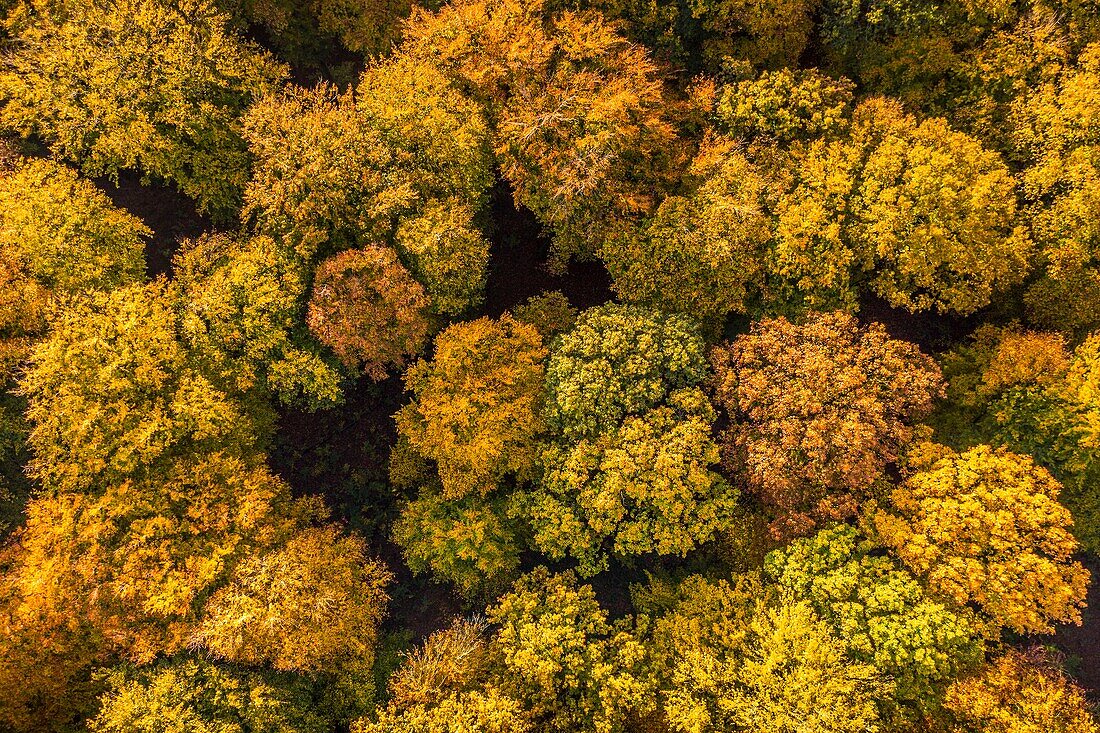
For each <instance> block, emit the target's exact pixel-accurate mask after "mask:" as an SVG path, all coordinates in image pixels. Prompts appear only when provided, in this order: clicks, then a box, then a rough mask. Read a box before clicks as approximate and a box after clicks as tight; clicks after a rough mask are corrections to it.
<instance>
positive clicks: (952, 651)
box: [765, 525, 983, 724]
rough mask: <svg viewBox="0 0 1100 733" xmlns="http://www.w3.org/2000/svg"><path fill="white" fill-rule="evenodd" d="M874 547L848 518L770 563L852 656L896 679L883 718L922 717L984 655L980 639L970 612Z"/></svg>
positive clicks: (782, 583)
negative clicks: (937, 597)
mask: <svg viewBox="0 0 1100 733" xmlns="http://www.w3.org/2000/svg"><path fill="white" fill-rule="evenodd" d="M869 550H870V547H869V546H868V543H865V542H863V541H862V540H861V538H860V536H859V534H858V532H857V531H856V530H855V529H854V528H852V527H848V526H843V525H842V526H838V527H835V528H832V529H827V530H822V531H821V532H818V533H817V534H816V535H814V536H813V537H809V538H805V539H800V540H796V541H795V542H793V543H791V544H790V545H788V546H787V547H786V548H784V549H782V550H775V551H774V552H772V553H770V554H769V555H768V557H767V560H766V562H765V569H766V570H767V573H768V575H770V576H771V577H772V578H773V579H774V580H775V582H776V583H777V585H778V586H779V588H780V590H782V591H784V592H787V593H791V594H793V597H795V598H796V599H805V600H807V601H809V603H810V604H811V605H812V606H813V608H814V611H816V612H817V614H818V615H819V616H820V617H821V619H822V620H823V621H825V622H826V623H827V624H828V625H829V627H830V629H832V631H833V633H834V634H835V635H836V637H837V639H839V640H840V642H841V643H842V644H844V646H845V648H846V649H847V653H848V655H849V657H851V658H852V659H853V660H855V661H857V662H861V663H868V664H872V665H874V666H875V668H876V669H878V670H879V671H880V672H881V673H882V674H883V675H885V676H887V677H889V678H892V679H893V680H894V681H895V683H896V691H895V694H894V697H893V699H892V700H886V701H884V705H883V706H882V713H883V721H884V722H886V723H889V724H893V723H894V722H900V721H905V720H908V721H910V722H916V723H919V722H920V721H921V720H922V719H923V718H924V716H926V715H929V714H932V713H934V712H935V711H936V710H937V709H938V708H939V706H940V703H941V701H942V697H943V693H944V690H945V689H946V687H947V685H948V684H950V683H951V681H952V680H954V679H955V678H956V677H957V676H958V675H959V674H960V673H961V672H963V671H966V670H968V669H970V668H972V667H973V666H975V665H976V664H977V663H978V661H980V659H981V657H982V651H983V649H982V642H981V640H980V638H978V637H977V634H976V629H975V627H974V626H973V625H972V624H971V623H970V622H969V621H968V620H967V619H966V616H965V615H959V614H956V613H954V612H952V611H951V610H949V609H948V608H947V607H945V606H944V605H943V604H941V603H939V602H937V601H934V600H931V599H929V598H928V597H926V596H925V594H924V591H923V590H922V589H921V587H920V585H919V584H918V583H917V582H916V580H914V579H913V577H912V576H911V575H909V574H908V573H907V572H905V571H904V570H901V569H899V568H898V567H897V566H896V565H895V564H894V562H893V561H892V560H890V559H889V558H887V557H881V556H876V555H871V554H868V552H869Z"/></svg>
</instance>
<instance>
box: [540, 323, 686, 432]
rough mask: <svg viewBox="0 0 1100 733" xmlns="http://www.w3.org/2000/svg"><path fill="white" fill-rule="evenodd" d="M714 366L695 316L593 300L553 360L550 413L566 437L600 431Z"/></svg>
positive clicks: (654, 403)
mask: <svg viewBox="0 0 1100 733" xmlns="http://www.w3.org/2000/svg"><path fill="white" fill-rule="evenodd" d="M706 373H707V363H706V357H705V354H704V347H703V340H702V338H701V337H700V335H699V330H698V327H697V325H696V324H695V322H694V321H693V320H692V319H690V318H688V317H686V316H683V315H678V314H670V315H669V314H664V313H661V312H660V311H655V310H650V309H648V308H642V307H638V306H629V305H618V304H616V303H609V304H607V305H602V306H598V307H596V308H590V309H588V310H586V311H584V312H583V313H581V314H580V316H579V317H578V318H577V323H576V325H574V327H573V328H572V329H571V330H570V331H568V332H566V333H564V334H563V335H562V336H561V338H560V340H559V341H556V342H555V344H554V346H553V349H552V353H551V355H550V361H549V363H548V365H547V368H546V385H547V397H546V415H547V421H548V423H549V425H550V427H551V428H552V429H553V430H554V431H555V432H556V433H557V434H558V435H560V436H561V437H562V438H563V439H564V440H567V441H573V440H578V439H580V438H585V437H588V438H594V437H598V436H599V435H601V434H602V433H605V432H607V431H609V430H614V429H616V428H617V427H618V426H619V424H620V423H621V422H622V420H623V419H624V418H625V417H627V416H629V415H641V414H643V413H645V412H646V411H648V410H649V409H651V408H654V407H658V406H660V405H661V404H663V403H665V402H666V401H668V399H669V397H670V395H672V394H673V393H675V392H676V391H677V390H686V391H690V389H691V388H694V387H695V386H696V385H697V384H699V383H700V382H702V381H703V379H704V378H705V377H706Z"/></svg>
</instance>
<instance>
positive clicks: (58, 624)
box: [0, 453, 321, 730]
mask: <svg viewBox="0 0 1100 733" xmlns="http://www.w3.org/2000/svg"><path fill="white" fill-rule="evenodd" d="M319 512H321V508H320V506H319V504H318V503H317V502H315V501H305V500H302V501H294V500H292V498H291V496H290V489H289V487H288V486H287V485H286V484H285V483H283V482H281V481H279V480H278V479H277V478H275V477H274V476H272V475H271V474H270V473H269V472H268V471H267V470H266V469H265V468H263V467H262V465H261V462H260V459H259V458H256V457H253V458H251V459H241V458H237V457H234V456H231V455H229V454H224V453H215V454H211V455H208V456H203V455H202V454H201V453H200V454H197V455H195V456H192V457H188V458H185V459H181V460H179V461H177V462H176V464H175V466H174V467H172V468H171V469H170V470H169V471H168V472H167V474H164V475H161V474H158V475H157V476H156V477H154V478H152V479H149V480H144V481H141V480H139V481H131V480H122V481H120V482H119V483H117V484H114V485H110V486H108V487H107V488H105V489H99V490H95V491H93V492H90V493H82V492H77V493H61V492H53V493H51V494H49V495H45V496H39V497H36V498H35V499H34V500H33V501H32V502H31V503H30V504H29V505H28V507H27V519H26V524H25V525H24V526H23V527H22V528H21V529H20V530H19V531H18V533H17V535H16V536H15V538H14V539H13V541H12V543H11V544H10V545H9V546H8V547H7V549H6V550H5V553H4V558H3V573H4V575H3V579H4V582H3V587H4V589H5V590H4V593H3V596H2V597H0V614H2V615H0V619H2V623H3V628H4V629H5V635H4V638H3V640H2V643H0V701H2V702H0V720H2V721H5V722H6V723H7V724H8V725H11V726H13V727H15V728H16V729H17V730H42V729H48V728H49V729H52V728H51V726H60V725H64V724H67V721H68V720H70V719H71V718H73V717H74V716H76V715H81V714H85V715H86V714H88V713H94V709H95V707H94V704H93V703H94V698H95V696H96V694H98V689H99V687H100V684H99V682H98V681H97V680H96V679H95V678H93V676H92V674H91V669H92V668H93V667H95V666H102V665H104V664H111V663H113V660H115V659H117V657H118V656H119V655H121V656H123V657H125V658H128V659H131V660H135V661H137V662H148V661H150V660H151V659H152V658H153V657H155V656H157V655H159V654H171V653H174V652H176V651H178V650H180V649H181V648H182V647H183V646H184V644H186V642H187V640H188V638H189V636H190V633H191V632H192V631H193V630H194V628H195V623H196V621H197V620H198V618H199V614H200V611H201V608H202V603H203V602H204V600H205V599H206V597H207V596H208V595H209V594H210V593H211V592H212V591H213V590H214V589H216V588H217V587H218V586H219V585H220V584H222V583H224V582H225V580H226V578H227V576H228V573H229V572H230V571H231V570H232V568H233V567H234V566H235V564H236V563H237V562H239V561H240V560H241V559H242V558H243V557H246V556H248V555H249V554H250V553H253V552H256V551H261V550H263V549H264V548H268V547H271V546H272V545H273V544H276V543H279V542H281V541H283V540H284V539H285V538H286V536H287V535H288V534H289V533H290V532H291V531H293V529H294V527H295V526H296V525H297V523H299V522H301V521H309V519H310V518H311V517H313V516H315V515H317V514H318V513H319Z"/></svg>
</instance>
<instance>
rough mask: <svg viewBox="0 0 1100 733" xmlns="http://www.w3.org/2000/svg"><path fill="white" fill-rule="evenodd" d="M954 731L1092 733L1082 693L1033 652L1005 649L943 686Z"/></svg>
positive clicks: (1089, 711)
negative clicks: (971, 673) (974, 672)
mask: <svg viewBox="0 0 1100 733" xmlns="http://www.w3.org/2000/svg"><path fill="white" fill-rule="evenodd" d="M944 704H945V706H946V707H947V709H948V710H950V711H951V713H952V714H953V716H954V718H955V722H956V727H955V730H956V731H958V732H959V733H1028V732H1029V731H1048V732H1049V733H1096V731H1097V730H1100V726H1097V724H1096V719H1095V717H1094V715H1093V711H1092V706H1091V705H1090V704H1089V701H1088V698H1087V697H1086V696H1085V691H1084V690H1082V689H1081V688H1080V687H1078V686H1077V685H1075V684H1073V683H1072V682H1070V681H1069V680H1067V679H1066V677H1065V674H1063V673H1062V671H1061V670H1060V669H1059V668H1058V665H1057V664H1056V663H1055V662H1054V660H1051V659H1049V658H1047V657H1045V656H1044V655H1043V654H1042V653H1041V652H1039V651H1038V650H1032V651H1031V652H1028V653H1020V652H1017V651H1011V650H1010V651H1008V652H1005V653H1004V654H1003V655H1001V656H1000V657H998V658H997V659H995V660H993V661H992V662H990V663H989V664H987V665H986V666H985V668H983V669H982V670H981V671H980V673H979V674H977V675H974V676H972V677H965V678H963V679H960V680H958V681H957V682H955V683H954V684H952V685H951V687H950V688H949V689H948V690H947V698H946V700H945V703H944Z"/></svg>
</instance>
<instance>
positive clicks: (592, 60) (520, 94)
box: [404, 0, 678, 264]
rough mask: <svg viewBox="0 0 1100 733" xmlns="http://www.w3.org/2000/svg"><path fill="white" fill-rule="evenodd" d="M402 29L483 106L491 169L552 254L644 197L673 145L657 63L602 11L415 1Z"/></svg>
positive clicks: (644, 203) (593, 233)
mask: <svg viewBox="0 0 1100 733" xmlns="http://www.w3.org/2000/svg"><path fill="white" fill-rule="evenodd" d="M406 39H407V40H406V44H405V46H404V48H405V49H407V52H408V53H409V54H410V55H411V56H413V57H414V58H417V59H419V60H421V61H423V62H426V63H431V64H433V65H436V66H437V67H438V68H439V69H440V70H441V71H442V72H443V73H444V74H446V75H447V77H448V78H451V79H454V80H455V81H456V82H457V83H458V85H459V86H461V87H462V88H464V89H470V90H471V91H472V93H473V95H474V97H475V98H476V99H478V100H479V101H480V102H482V103H483V104H484V105H485V107H486V109H487V110H488V117H489V120H490V127H491V130H492V136H493V146H494V148H495V150H496V153H497V156H498V160H499V163H500V168H501V172H502V173H503V175H504V177H505V178H506V179H507V180H508V182H509V183H510V184H511V186H512V189H513V192H514V195H515V199H516V203H517V204H519V205H521V206H524V207H526V208H528V209H530V210H531V211H533V212H534V213H535V215H536V216H537V217H538V218H539V220H540V221H541V222H542V223H543V224H544V225H545V226H547V227H549V228H550V229H552V230H553V232H554V248H555V256H556V260H557V261H558V263H559V264H563V263H564V262H565V261H566V260H568V258H569V257H572V256H574V255H581V256H589V257H590V256H591V255H592V254H594V253H595V251H596V249H597V247H598V244H599V240H600V238H601V235H602V234H603V233H604V232H606V231H607V230H608V226H609V225H610V224H613V223H614V222H615V221H617V220H619V219H621V218H623V217H629V216H632V215H634V214H636V213H638V212H639V211H641V212H644V211H645V210H647V209H648V208H650V207H651V205H652V197H653V188H654V186H658V187H659V186H661V185H662V183H663V182H664V179H665V178H666V177H667V173H666V171H667V170H668V168H669V164H670V162H671V161H670V158H672V159H675V158H676V157H677V155H678V152H677V151H676V149H675V147H676V146H675V144H674V143H675V136H674V132H673V129H672V127H671V125H670V124H669V123H668V122H667V121H666V120H665V118H664V115H663V110H662V106H663V101H664V100H663V95H662V85H661V82H660V79H659V76H658V73H657V72H658V70H657V67H656V66H655V65H654V64H653V63H652V61H650V59H649V57H648V55H647V54H646V52H645V51H644V49H642V48H641V47H640V46H637V45H634V44H631V43H629V42H627V41H626V40H625V39H624V38H623V37H622V36H620V35H619V34H618V33H617V32H616V31H615V29H614V27H613V26H612V25H611V24H610V23H608V22H607V21H605V20H604V19H602V18H601V17H600V16H598V15H596V14H595V13H585V12H582V13H576V12H557V13H552V12H549V8H548V7H546V5H545V4H544V3H543V2H535V3H520V2H516V1H515V0H464V2H461V3H456V4H450V5H448V6H446V7H444V8H443V9H442V10H440V11H439V12H437V13H435V14H430V13H428V12H426V11H423V10H418V11H416V12H415V14H414V16H413V18H412V20H411V22H410V23H409V24H408V26H407V27H406ZM516 39H522V41H517V40H516Z"/></svg>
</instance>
